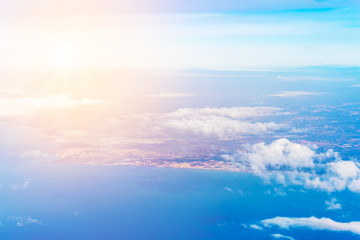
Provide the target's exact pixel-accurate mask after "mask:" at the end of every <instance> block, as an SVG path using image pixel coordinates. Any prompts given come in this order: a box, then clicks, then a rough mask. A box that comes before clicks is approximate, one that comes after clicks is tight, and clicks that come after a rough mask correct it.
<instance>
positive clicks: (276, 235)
mask: <svg viewBox="0 0 360 240" xmlns="http://www.w3.org/2000/svg"><path fill="white" fill-rule="evenodd" d="M271 236H272V237H273V238H276V239H278V238H285V239H289V240H295V239H294V238H293V237H289V236H285V235H282V234H279V233H274V234H271Z"/></svg>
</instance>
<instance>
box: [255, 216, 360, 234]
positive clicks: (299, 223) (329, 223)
mask: <svg viewBox="0 0 360 240" xmlns="http://www.w3.org/2000/svg"><path fill="white" fill-rule="evenodd" d="M261 223H262V224H263V225H264V227H273V226H277V227H279V228H283V229H290V228H309V229H312V230H328V231H343V232H351V233H354V234H359V235H360V222H347V223H342V222H336V221H334V220H332V219H330V218H316V217H309V218H292V217H275V218H271V219H265V220H262V221H261Z"/></svg>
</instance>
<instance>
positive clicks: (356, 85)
mask: <svg viewBox="0 0 360 240" xmlns="http://www.w3.org/2000/svg"><path fill="white" fill-rule="evenodd" d="M352 87H360V84H354V85H352Z"/></svg>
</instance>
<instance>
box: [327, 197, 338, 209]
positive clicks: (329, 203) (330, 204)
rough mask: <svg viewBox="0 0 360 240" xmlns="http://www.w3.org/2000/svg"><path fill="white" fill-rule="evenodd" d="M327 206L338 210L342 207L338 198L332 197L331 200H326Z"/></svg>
mask: <svg viewBox="0 0 360 240" xmlns="http://www.w3.org/2000/svg"><path fill="white" fill-rule="evenodd" d="M325 204H326V206H327V208H326V210H337V209H341V204H340V203H338V202H337V199H336V198H332V199H331V200H330V201H325Z"/></svg>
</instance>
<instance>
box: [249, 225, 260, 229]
mask: <svg viewBox="0 0 360 240" xmlns="http://www.w3.org/2000/svg"><path fill="white" fill-rule="evenodd" d="M249 228H252V229H255V230H263V228H262V227H260V226H259V225H256V224H251V225H250V226H249Z"/></svg>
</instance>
